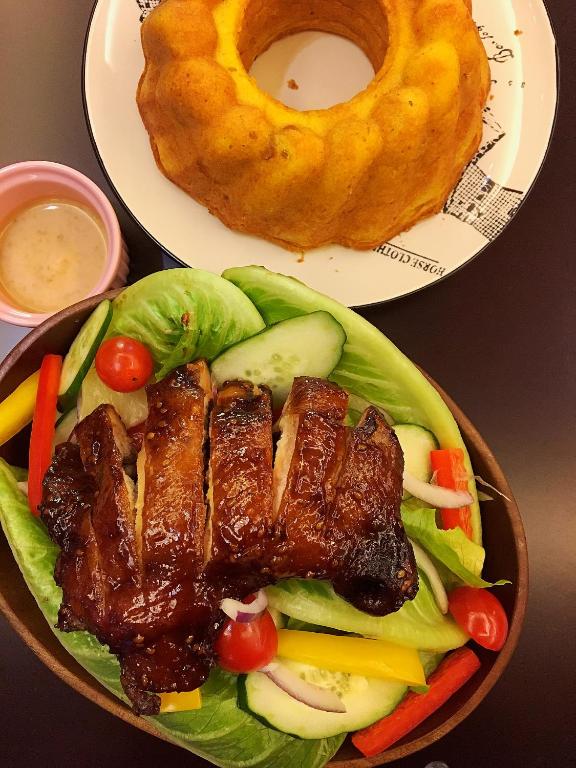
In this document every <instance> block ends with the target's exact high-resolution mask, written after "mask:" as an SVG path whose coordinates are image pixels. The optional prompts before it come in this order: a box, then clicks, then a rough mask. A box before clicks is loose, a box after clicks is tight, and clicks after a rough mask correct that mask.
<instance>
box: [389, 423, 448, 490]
mask: <svg viewBox="0 0 576 768" xmlns="http://www.w3.org/2000/svg"><path fill="white" fill-rule="evenodd" d="M392 429H393V430H394V432H396V437H397V438H398V441H399V443H400V447H401V448H402V452H403V453H404V467H405V469H406V471H407V472H409V473H410V474H411V475H412V476H413V477H417V478H418V480H422V481H423V482H425V483H427V482H428V481H429V480H430V478H431V477H432V464H431V462H430V451H435V450H436V449H437V448H438V447H439V446H438V440H436V437H435V436H434V434H433V433H432V432H430V430H429V429H426V428H425V427H421V426H420V425H419V424H394V425H393V427H392ZM402 498H403V499H408V498H410V494H409V493H406V491H404V495H403V496H402Z"/></svg>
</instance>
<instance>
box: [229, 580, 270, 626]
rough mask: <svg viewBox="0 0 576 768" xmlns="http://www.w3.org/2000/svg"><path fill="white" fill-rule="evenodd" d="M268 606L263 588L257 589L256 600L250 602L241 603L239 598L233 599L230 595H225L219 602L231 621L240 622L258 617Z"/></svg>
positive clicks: (246, 621)
mask: <svg viewBox="0 0 576 768" xmlns="http://www.w3.org/2000/svg"><path fill="white" fill-rule="evenodd" d="M267 606H268V598H267V597H266V592H264V590H263V589H259V590H258V592H257V593H256V600H253V601H252V602H251V603H243V602H241V601H240V600H233V599H232V598H231V597H225V598H224V600H222V602H221V603H220V609H221V610H222V611H224V613H225V614H226V616H228V617H229V618H230V619H232V621H239V622H240V623H242V624H247V623H248V622H249V621H253V620H254V619H256V618H258V616H260V615H261V614H262V613H264V611H265V610H266V608H267Z"/></svg>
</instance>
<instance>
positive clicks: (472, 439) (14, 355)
mask: <svg viewBox="0 0 576 768" xmlns="http://www.w3.org/2000/svg"><path fill="white" fill-rule="evenodd" d="M121 290H122V289H115V290H111V291H107V292H106V293H101V294H98V295H96V296H90V297H88V298H86V299H83V300H82V301H80V302H78V303H77V304H74V305H72V306H70V307H67V308H65V309H63V310H61V311H60V312H58V313H56V314H55V315H52V316H50V317H49V318H47V319H46V320H45V321H44V322H43V323H42V324H41V325H39V326H38V327H36V328H34V330H32V331H31V333H29V334H28V335H27V336H25V337H24V338H23V339H22V340H21V341H20V342H19V343H18V344H17V345H16V346H15V347H14V348H13V349H12V350H11V352H9V354H8V355H7V356H6V357H5V358H4V360H3V361H2V363H0V382H1V381H2V380H3V379H4V377H5V376H6V375H7V374H8V373H9V372H10V371H12V370H13V369H14V367H15V365H16V364H17V363H18V361H19V359H20V357H21V356H22V355H23V354H24V353H25V352H26V351H27V350H28V349H29V348H30V347H31V346H33V345H34V343H35V342H36V341H37V340H38V339H40V338H41V337H42V336H43V335H44V334H45V333H46V332H47V331H48V330H50V329H52V328H53V327H54V326H56V325H58V324H59V323H60V321H61V320H63V319H65V318H69V317H74V316H76V315H77V314H79V313H81V312H83V311H85V310H89V309H92V308H93V307H95V306H96V304H98V303H99V302H100V301H102V300H104V299H113V298H115V297H116V296H117V295H118V294H119V293H120V292H121ZM422 373H423V374H424V375H425V376H426V378H427V379H428V381H429V382H430V383H431V384H432V385H433V386H434V387H435V389H436V390H437V392H438V393H439V394H440V396H441V397H442V399H443V400H444V402H445V403H446V405H447V406H448V408H449V409H450V411H451V413H452V415H453V416H454V418H455V419H456V422H457V424H458V427H459V429H460V430H461V432H462V435H463V438H464V442H465V443H466V445H467V447H470V446H474V448H475V449H476V450H478V451H479V452H480V453H481V454H482V458H483V460H484V462H485V463H486V465H487V467H488V469H489V472H490V478H491V480H493V481H494V485H495V486H496V487H497V488H499V489H500V490H501V492H502V493H503V494H505V496H504V498H503V500H502V501H503V504H504V507H505V510H506V515H507V516H508V519H509V520H510V523H511V527H512V532H513V536H514V548H515V554H516V557H517V561H518V580H517V582H516V583H515V584H514V585H513V587H514V606H513V609H512V614H511V619H510V622H509V633H508V638H507V640H506V643H505V644H504V647H503V648H502V650H501V651H499V653H498V655H497V657H496V659H495V661H494V664H493V665H492V667H491V669H490V670H489V671H488V673H487V675H486V677H485V678H484V680H483V681H482V682H481V683H480V685H479V686H478V688H477V689H476V690H475V691H474V692H473V693H472V695H471V696H470V697H469V698H468V699H467V700H466V702H465V703H464V704H463V705H462V706H461V707H460V708H459V709H458V710H457V711H456V712H454V713H453V714H452V715H451V716H450V717H449V718H448V719H447V720H446V721H444V722H442V723H441V724H440V725H438V726H437V727H436V728H435V729H433V730H432V731H429V732H428V733H426V734H424V735H422V736H420V737H419V738H417V739H414V740H409V741H401V742H400V743H399V744H398V745H397V746H394V747H392V748H391V749H388V750H386V751H385V752H383V753H381V754H380V755H376V756H375V757H371V758H365V757H358V758H350V759H344V760H337V759H335V758H336V757H337V754H338V753H337V754H336V755H335V756H334V758H332V760H331V761H330V762H329V763H327V765H328V766H332V768H376V767H377V766H380V765H384V764H386V763H391V762H393V761H395V760H399V759H400V758H403V757H407V756H408V755H411V754H413V753H415V752H418V751H419V750H421V749H424V748H425V747H428V746H431V745H432V744H433V743H434V742H436V741H438V739H440V738H442V737H443V736H445V735H446V734H447V733H449V732H450V731H451V730H453V728H455V727H456V726H457V725H458V724H459V723H461V722H462V721H463V720H464V719H465V718H466V717H468V715H469V714H471V712H473V711H474V710H475V709H476V707H477V706H478V705H479V704H480V702H481V701H482V700H483V699H484V698H485V697H486V695H487V694H488V692H489V691H490V690H491V689H492V688H493V687H494V685H495V684H496V682H497V681H498V679H499V678H500V676H501V675H502V673H503V672H504V670H505V668H506V667H507V665H508V663H509V662H510V659H511V658H512V655H513V653H514V651H515V649H516V646H517V645H518V641H519V638H520V634H521V631H522V626H523V623H524V617H525V614H526V607H527V601H528V552H527V542H526V535H525V532H524V526H523V523H522V519H521V516H520V512H519V509H518V505H517V503H516V501H515V499H514V496H513V494H512V490H511V489H510V486H509V484H508V481H507V479H506V477H505V476H504V473H503V471H502V469H501V468H500V466H499V464H498V462H497V461H496V458H495V456H494V454H493V453H492V451H491V450H490V448H489V447H488V445H487V444H486V442H485V441H484V439H483V438H482V436H481V435H480V433H479V432H478V430H477V429H476V427H475V426H474V425H473V424H472V422H471V421H470V419H469V418H468V417H467V416H466V415H465V414H464V413H463V412H462V410H461V409H460V408H459V407H458V406H457V405H456V403H455V402H454V401H453V400H452V398H450V397H449V395H447V394H446V392H445V391H444V390H443V389H442V387H440V386H439V385H438V384H437V383H436V381H435V380H434V379H432V377H430V376H429V375H428V374H427V373H426V372H425V371H422ZM24 378H25V374H23V376H22V379H24ZM506 497H507V498H506ZM22 583H23V585H24V586H25V582H24V580H22ZM26 589H27V587H26ZM37 610H38V611H39V610H40V609H39V608H37ZM0 612H1V613H2V614H3V615H4V616H5V617H6V619H7V621H8V623H9V624H10V626H11V627H12V628H13V629H14V630H15V631H16V632H17V634H18V635H19V636H20V637H21V638H22V639H23V640H24V642H25V643H26V645H27V646H28V647H29V648H30V649H31V650H32V651H33V652H34V653H35V654H36V656H38V658H39V659H40V660H41V661H42V662H43V663H44V664H45V665H46V666H47V667H48V668H49V669H50V670H51V671H52V672H53V673H54V674H55V675H57V676H58V677H59V678H60V679H61V680H63V681H64V682H65V683H67V684H68V685H69V686H70V687H71V688H73V689H74V690H75V691H77V692H78V693H80V694H82V695H83V696H84V697H85V698H87V699H88V700H89V701H92V702H94V703H95V704H97V705H98V706H100V707H102V709H105V710H106V711H107V712H109V713H111V714H112V715H115V716H116V717H119V718H120V719H121V720H123V721H124V722H126V723H129V724H130V725H133V726H135V727H136V728H138V729H139V730H141V731H144V732H146V733H149V734H151V735H152V736H155V737H157V738H160V739H162V740H163V741H166V742H168V743H170V744H174V742H172V741H171V740H170V739H169V738H168V737H167V736H165V735H164V734H162V733H161V732H159V731H157V730H156V728H154V726H153V725H152V723H151V722H150V721H149V720H147V719H146V718H144V717H138V716H137V715H135V714H134V713H133V712H132V710H131V709H129V707H128V706H127V705H126V704H125V703H124V702H122V701H121V700H120V699H118V698H116V697H115V696H114V695H113V694H111V693H109V692H108V691H106V689H105V688H104V687H103V686H102V684H101V683H100V682H99V681H98V680H97V679H96V678H95V677H92V676H91V675H89V677H90V683H87V682H85V681H84V680H82V679H81V678H80V677H79V675H78V674H77V673H76V672H75V671H74V669H70V668H69V667H68V666H66V665H65V664H63V663H62V662H60V661H59V660H58V659H56V658H54V656H53V655H52V654H51V652H50V651H49V650H48V649H47V648H46V647H45V646H44V644H43V643H42V642H41V641H40V640H39V639H38V638H37V637H36V636H35V635H34V633H33V632H31V631H30V630H29V629H28V627H27V626H26V625H25V623H24V622H23V621H22V620H21V619H20V618H19V616H18V614H17V613H16V611H15V610H13V608H12V607H11V606H10V604H9V603H8V601H7V599H6V598H5V597H4V594H3V591H2V586H1V585H0ZM67 658H68V659H69V660H70V662H71V665H72V666H74V665H77V664H78V662H76V660H75V659H74V658H73V657H72V656H68V655H67ZM78 666H79V667H80V665H78ZM80 668H81V667H80ZM87 674H89V673H87ZM406 738H409V736H407V737H406Z"/></svg>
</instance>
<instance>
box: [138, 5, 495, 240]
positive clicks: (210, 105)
mask: <svg viewBox="0 0 576 768" xmlns="http://www.w3.org/2000/svg"><path fill="white" fill-rule="evenodd" d="M304 30H321V31H325V32H331V33H336V34H338V35H341V36H343V37H346V38H349V39H350V40H351V41H353V42H354V43H356V44H357V45H358V46H360V48H362V49H363V50H364V52H365V53H366V55H367V56H368V58H369V59H370V61H371V62H372V65H373V67H374V71H375V73H376V74H375V76H374V79H373V80H372V82H371V83H370V84H369V85H368V87H367V88H365V89H364V90H363V91H361V92H360V93H358V94H357V95H356V96H354V98H352V99H351V100H350V101H348V102H346V103H343V104H336V105H335V106H333V107H331V108H330V109H323V110H311V111H306V112H299V111H297V110H294V109H291V108H289V107H287V106H285V105H284V104H282V103H280V102H279V101H277V100H276V99H274V98H272V97H271V96H269V95H268V94H266V93H264V92H263V91H262V90H260V89H259V87H258V85H257V84H256V81H255V80H254V79H253V78H252V77H250V75H249V74H248V71H249V69H250V67H251V65H252V63H253V61H254V60H255V58H256V57H257V56H258V55H259V54H261V53H262V52H263V51H264V50H266V49H267V48H268V47H269V46H270V45H271V44H272V43H273V42H275V41H276V40H278V39H280V38H283V37H285V36H287V35H289V34H291V33H294V32H301V31H304ZM142 45H143V49H144V57H145V62H146V63H145V69H144V72H143V74H142V77H141V79H140V83H139V87H138V95H137V101H138V106H139V109H140V114H141V116H142V119H143V121H144V125H145V126H146V129H147V131H148V133H149V135H150V141H151V144H152V149H153V152H154V155H155V158H156V161H157V164H158V166H159V168H160V170H161V171H162V172H163V173H164V174H165V175H166V176H167V177H168V178H169V179H171V180H172V181H173V182H174V183H176V184H178V186H180V187H182V189H184V190H185V191H186V192H188V193H189V194H190V195H191V196H192V197H193V198H195V199H196V200H197V201H198V202H200V203H202V204H203V205H205V206H206V207H207V208H208V209H209V210H210V211H211V212H212V213H214V214H215V215H216V216H218V217H219V218H220V219H221V220H222V221H223V222H224V223H225V224H226V225H227V226H228V227H231V228H232V229H235V230H238V231H240V232H248V233H251V234H254V235H258V236H260V237H263V238H267V239H268V240H272V241H273V242H276V243H279V244H280V245H283V246H284V247H286V248H290V249H292V250H297V251H302V250H306V249H309V248H314V247H317V246H320V245H324V244H327V243H341V244H342V245H346V246H350V247H353V248H371V247H373V246H375V245H378V244H379V243H382V242H383V241H384V240H387V239H389V238H391V237H393V236H394V235H396V234H398V233H399V232H401V231H403V230H405V229H407V228H408V227H410V226H412V225H413V224H414V223H415V222H417V221H419V220H420V219H422V218H424V217H425V216H429V215H430V214H432V213H435V212H437V211H439V210H440V209H441V208H442V206H443V204H444V202H445V200H446V198H447V196H448V194H449V192H450V190H451V189H452V188H453V187H454V185H455V184H456V182H457V181H458V178H459V177H460V175H461V173H462V170H463V168H464V167H465V165H466V164H467V163H468V161H469V160H470V159H471V157H472V156H473V155H474V153H475V151H476V149H477V147H478V143H479V141H480V137H481V132H482V109H483V107H484V103H485V101H486V97H487V93H488V89H489V84H490V74H489V68H488V61H487V58H486V54H485V52H484V49H483V46H482V43H481V41H480V38H479V35H478V31H477V29H476V26H475V24H474V22H473V20H472V18H471V15H470V3H469V2H468V0H164V1H163V2H162V3H161V4H160V5H158V6H157V7H156V8H155V10H153V11H152V13H150V15H149V16H148V17H147V19H146V20H145V21H144V23H143V24H142Z"/></svg>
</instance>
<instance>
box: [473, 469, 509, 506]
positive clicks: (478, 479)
mask: <svg viewBox="0 0 576 768" xmlns="http://www.w3.org/2000/svg"><path fill="white" fill-rule="evenodd" d="M474 480H476V482H477V483H478V485H483V486H484V487H485V488H490V490H491V491H494V493H497V494H498V496H502V498H503V499H506V501H510V499H509V498H508V496H506V494H505V493H502V491H499V490H498V488H496V487H495V486H494V485H490V483H489V482H488V481H487V480H484V478H483V477H480V475H474ZM490 500H491V501H494V499H490Z"/></svg>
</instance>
